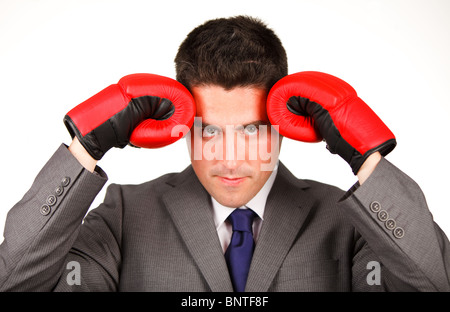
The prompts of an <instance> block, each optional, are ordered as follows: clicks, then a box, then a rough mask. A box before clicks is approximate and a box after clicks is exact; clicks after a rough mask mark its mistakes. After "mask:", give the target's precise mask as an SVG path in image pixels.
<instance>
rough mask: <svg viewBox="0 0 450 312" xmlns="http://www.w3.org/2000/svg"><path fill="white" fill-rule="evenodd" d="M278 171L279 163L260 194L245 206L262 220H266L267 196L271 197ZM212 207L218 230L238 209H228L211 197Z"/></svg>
mask: <svg viewBox="0 0 450 312" xmlns="http://www.w3.org/2000/svg"><path fill="white" fill-rule="evenodd" d="M277 171H278V163H277V165H276V166H275V168H274V169H273V171H272V173H271V174H270V176H269V178H268V179H267V181H266V183H265V184H264V185H263V187H262V188H261V189H260V190H259V192H258V193H257V194H256V195H255V196H254V197H253V198H252V199H251V200H250V201H249V202H248V203H247V204H246V205H245V207H247V208H251V209H252V210H253V211H254V212H255V213H256V214H257V215H258V216H259V217H260V218H261V220H264V209H265V207H266V201H267V196H268V195H269V192H270V190H271V189H272V185H273V183H274V181H275V177H276V175H277ZM211 201H212V206H213V215H214V223H215V226H216V229H217V228H219V227H220V225H221V224H222V223H223V222H225V220H226V219H227V218H228V216H229V215H230V214H231V213H232V212H233V211H234V209H236V207H227V206H224V205H222V204H220V203H219V202H218V201H217V200H215V199H214V198H213V197H212V196H211Z"/></svg>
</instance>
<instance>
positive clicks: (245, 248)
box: [225, 209, 256, 292]
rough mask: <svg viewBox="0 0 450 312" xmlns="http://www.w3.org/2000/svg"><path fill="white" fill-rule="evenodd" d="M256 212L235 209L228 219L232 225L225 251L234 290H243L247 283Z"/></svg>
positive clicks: (253, 245) (253, 242)
mask: <svg viewBox="0 0 450 312" xmlns="http://www.w3.org/2000/svg"><path fill="white" fill-rule="evenodd" d="M255 216H256V214H255V213H254V212H253V211H252V210H250V209H235V210H234V211H233V212H232V213H231V214H230V216H229V217H228V220H229V221H230V222H231V225H232V227H233V234H232V235H231V242H230V245H229V246H228V248H227V251H226V252H225V259H226V261H227V265H228V270H229V272H230V276H231V281H232V283H233V288H234V291H237V292H243V291H244V290H245V284H246V283H247V276H248V271H249V269H250V263H251V261H252V255H253V249H254V248H255V241H254V240H253V233H252V224H253V219H254V217H255Z"/></svg>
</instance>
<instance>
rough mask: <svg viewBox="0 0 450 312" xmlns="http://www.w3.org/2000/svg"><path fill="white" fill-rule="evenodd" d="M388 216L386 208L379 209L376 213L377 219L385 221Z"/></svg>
mask: <svg viewBox="0 0 450 312" xmlns="http://www.w3.org/2000/svg"><path fill="white" fill-rule="evenodd" d="M388 218H389V214H388V213H387V211H386V210H380V212H379V213H378V219H379V220H380V221H383V222H384V221H386V220H387V219H388Z"/></svg>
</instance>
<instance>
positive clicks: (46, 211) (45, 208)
mask: <svg viewBox="0 0 450 312" xmlns="http://www.w3.org/2000/svg"><path fill="white" fill-rule="evenodd" d="M51 210H52V209H51V208H50V206H49V205H42V207H41V209H40V212H41V214H42V215H43V216H46V215H48V214H49V213H50V211H51Z"/></svg>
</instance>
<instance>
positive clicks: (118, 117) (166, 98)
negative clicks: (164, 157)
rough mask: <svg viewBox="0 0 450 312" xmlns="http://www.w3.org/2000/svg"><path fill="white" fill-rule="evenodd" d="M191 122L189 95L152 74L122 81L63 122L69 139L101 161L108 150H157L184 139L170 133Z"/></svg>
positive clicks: (86, 103) (101, 93) (130, 77)
mask: <svg viewBox="0 0 450 312" xmlns="http://www.w3.org/2000/svg"><path fill="white" fill-rule="evenodd" d="M194 117H195V102H194V99H193V98H192V95H191V94H190V92H189V91H188V90H187V89H186V88H185V87H184V86H183V85H181V84H180V83H179V82H177V81H176V80H173V79H171V78H167V77H163V76H158V75H153V74H132V75H128V76H125V77H123V78H122V79H120V80H119V82H118V83H117V84H113V85H110V86H109V87H107V88H105V89H103V90H102V91H100V92H99V93H97V94H96V95H94V96H92V97H91V98H89V99H88V100H86V101H84V102H83V103H81V104H79V105H78V106H76V107H75V108H73V109H72V110H71V111H69V112H68V113H67V115H66V116H65V117H64V123H65V125H66V127H67V129H68V130H69V132H70V134H71V136H72V138H73V137H74V136H75V135H76V136H77V138H78V139H79V141H80V143H81V144H82V145H83V146H84V148H85V149H86V150H87V152H88V153H89V154H90V155H91V156H92V157H93V158H94V159H96V160H99V159H101V158H102V157H103V155H104V154H105V153H106V152H107V151H108V150H109V149H110V148H111V147H119V148H123V147H125V146H126V145H127V144H130V145H132V146H136V147H144V148H157V147H163V146H166V145H168V144H171V143H173V142H175V141H177V140H178V139H180V138H181V137H182V136H183V133H180V132H179V131H178V132H175V133H173V131H172V129H173V128H174V127H175V126H178V125H186V126H187V128H186V129H189V128H190V127H191V126H192V124H193V122H194Z"/></svg>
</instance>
